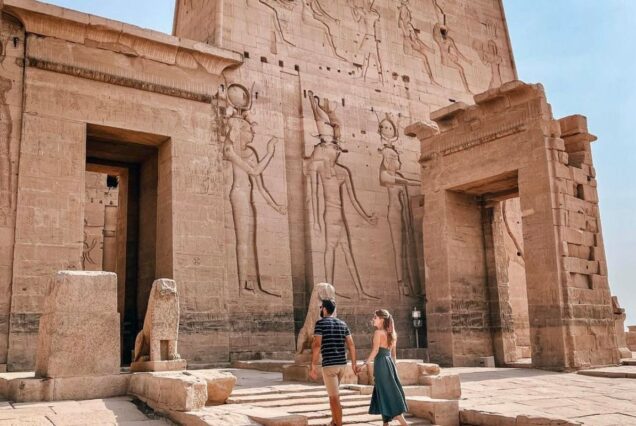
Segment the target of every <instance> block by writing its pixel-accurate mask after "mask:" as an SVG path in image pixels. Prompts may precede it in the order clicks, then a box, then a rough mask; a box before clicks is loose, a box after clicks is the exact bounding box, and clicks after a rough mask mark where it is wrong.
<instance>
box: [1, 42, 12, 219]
mask: <svg viewBox="0 0 636 426" xmlns="http://www.w3.org/2000/svg"><path fill="white" fill-rule="evenodd" d="M5 57H6V41H5V40H2V39H0V67H4V60H5ZM12 86H13V83H12V81H11V80H10V79H8V78H5V77H2V76H0V225H2V224H6V222H7V220H8V218H9V216H10V211H11V207H12V206H11V204H12V200H11V150H10V148H9V147H10V144H11V134H12V130H13V120H12V119H11V111H10V109H9V105H8V104H7V93H8V92H9V90H11V87H12Z"/></svg>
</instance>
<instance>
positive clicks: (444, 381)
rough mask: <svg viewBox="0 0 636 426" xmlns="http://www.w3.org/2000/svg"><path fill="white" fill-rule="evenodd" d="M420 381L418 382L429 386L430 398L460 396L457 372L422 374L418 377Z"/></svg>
mask: <svg viewBox="0 0 636 426" xmlns="http://www.w3.org/2000/svg"><path fill="white" fill-rule="evenodd" d="M420 381H421V383H420V384H422V385H425V386H430V387H431V398H435V399H459V398H460V397H461V396H462V388H461V383H460V380H459V375H458V374H441V375H439V376H424V377H421V378H420Z"/></svg>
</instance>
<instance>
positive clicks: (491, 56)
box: [473, 40, 503, 89]
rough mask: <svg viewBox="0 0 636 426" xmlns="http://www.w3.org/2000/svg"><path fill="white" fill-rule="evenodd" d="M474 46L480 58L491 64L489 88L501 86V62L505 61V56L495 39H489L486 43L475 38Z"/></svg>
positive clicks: (485, 63) (486, 63)
mask: <svg viewBox="0 0 636 426" xmlns="http://www.w3.org/2000/svg"><path fill="white" fill-rule="evenodd" d="M473 48H474V49H475V50H476V51H477V53H479V58H480V59H481V61H482V62H483V63H484V65H488V66H490V76H491V77H490V84H489V85H488V89H494V88H495V87H499V86H501V81H502V80H501V64H502V63H503V58H502V57H501V55H500V54H499V49H498V48H497V43H496V42H495V40H488V43H486V44H484V43H483V42H482V41H480V40H474V41H473Z"/></svg>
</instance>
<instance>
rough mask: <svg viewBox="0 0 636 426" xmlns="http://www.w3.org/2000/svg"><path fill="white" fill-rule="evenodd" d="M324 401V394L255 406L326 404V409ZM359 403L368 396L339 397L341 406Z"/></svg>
mask: <svg viewBox="0 0 636 426" xmlns="http://www.w3.org/2000/svg"><path fill="white" fill-rule="evenodd" d="M326 401H327V395H326V394H325V396H323V397H318V398H297V399H280V400H271V401H264V402H258V403H256V405H258V406H259V407H281V408H286V407H299V406H302V407H308V406H315V405H322V404H323V403H324V404H327V407H328V406H329V403H328V402H326ZM360 401H362V402H368V401H369V396H368V395H341V396H340V402H341V403H342V405H343V406H344V405H345V404H347V405H348V406H355V405H356V404H358V403H360ZM286 409H287V408H286ZM287 411H290V410H287Z"/></svg>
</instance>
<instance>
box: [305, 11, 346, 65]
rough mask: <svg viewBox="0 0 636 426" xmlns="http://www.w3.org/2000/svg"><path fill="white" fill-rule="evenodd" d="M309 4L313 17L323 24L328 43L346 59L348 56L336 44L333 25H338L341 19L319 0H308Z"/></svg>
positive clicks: (335, 53)
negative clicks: (339, 50)
mask: <svg viewBox="0 0 636 426" xmlns="http://www.w3.org/2000/svg"><path fill="white" fill-rule="evenodd" d="M307 6H309V9H310V10H311V15H312V16H313V18H314V19H315V20H316V21H318V22H320V23H321V24H322V30H323V31H324V33H325V37H326V39H327V43H328V44H329V47H330V48H331V51H332V52H333V54H334V55H336V56H337V57H338V58H340V59H344V60H345V61H346V60H347V58H345V57H344V56H342V55H341V54H339V53H338V49H336V44H335V43H334V41H333V30H332V28H331V27H332V25H338V24H339V21H338V20H337V19H336V18H334V17H333V16H331V15H330V14H329V13H328V12H327V11H326V10H325V8H324V7H323V6H322V4H320V1H319V0H307Z"/></svg>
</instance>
